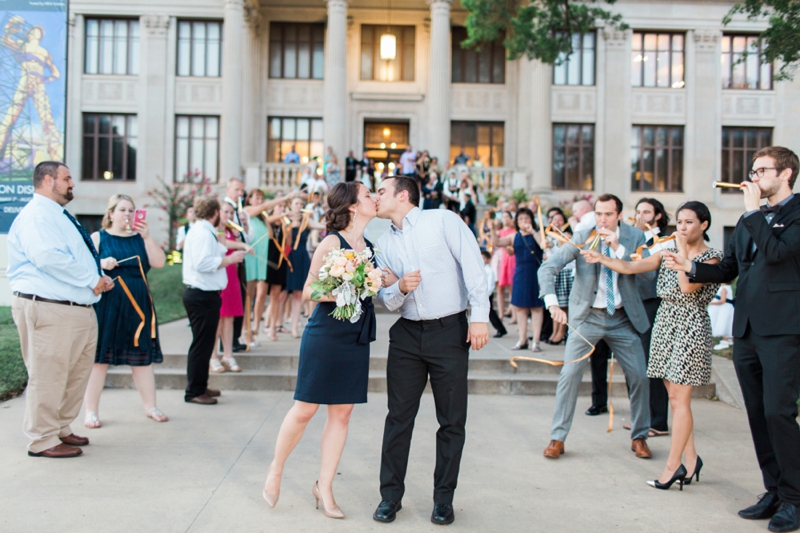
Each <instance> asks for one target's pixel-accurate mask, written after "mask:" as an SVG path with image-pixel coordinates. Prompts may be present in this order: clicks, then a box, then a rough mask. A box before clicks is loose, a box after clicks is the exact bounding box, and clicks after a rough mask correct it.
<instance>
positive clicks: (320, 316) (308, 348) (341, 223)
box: [262, 181, 376, 518]
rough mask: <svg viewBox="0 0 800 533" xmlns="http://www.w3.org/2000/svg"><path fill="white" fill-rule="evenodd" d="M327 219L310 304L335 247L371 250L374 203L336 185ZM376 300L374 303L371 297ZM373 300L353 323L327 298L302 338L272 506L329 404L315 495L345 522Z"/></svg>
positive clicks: (267, 487)
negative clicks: (338, 483)
mask: <svg viewBox="0 0 800 533" xmlns="http://www.w3.org/2000/svg"><path fill="white" fill-rule="evenodd" d="M328 206H329V210H328V212H327V213H326V214H325V219H326V222H327V230H328V236H327V237H325V239H323V240H322V242H321V243H320V245H319V246H318V247H317V250H316V252H314V257H313V258H312V260H311V274H309V275H308V276H307V279H306V282H305V288H304V289H303V297H304V298H306V299H310V298H311V292H312V291H311V288H310V285H311V283H312V282H313V281H314V279H315V278H316V273H317V272H319V269H320V268H321V267H322V265H323V263H324V258H325V256H326V255H327V254H328V252H330V251H331V250H333V249H336V248H344V249H352V250H356V251H358V252H362V251H364V250H367V249H370V250H371V249H372V245H371V244H370V242H369V241H367V240H366V239H365V238H364V229H365V228H366V226H367V224H368V223H369V221H370V220H372V219H373V218H375V213H376V202H375V199H374V198H373V197H372V196H371V195H370V192H369V189H367V188H366V187H365V186H364V185H363V184H362V183H360V182H357V181H353V182H347V183H338V184H336V185H334V187H333V188H332V189H331V192H330V196H329V197H328ZM370 300H371V299H370ZM370 300H367V301H364V302H362V305H363V313H362V315H361V317H360V318H359V320H358V321H357V322H355V323H351V322H349V321H340V320H337V319H335V318H333V317H332V316H331V313H332V312H333V310H334V309H335V308H336V298H335V297H330V296H324V297H322V298H321V299H319V300H318V301H319V302H320V303H319V305H317V307H316V309H315V310H314V314H313V315H312V316H311V319H310V320H309V322H308V325H307V326H306V329H305V331H304V332H303V339H302V341H301V343H300V363H299V366H298V369H297V387H296V389H295V394H294V399H295V402H294V405H293V406H292V408H291V409H290V410H289V412H288V413H287V414H286V417H285V418H284V419H283V423H282V424H281V429H280V432H279V433H278V440H277V442H276V444H275V456H274V459H273V460H272V463H271V464H270V465H269V470H268V471H267V480H266V482H265V484H264V490H263V492H262V496H263V497H264V499H265V500H266V502H267V504H268V505H269V506H270V507H274V506H275V504H276V503H278V496H279V495H280V487H281V476H282V475H283V466H284V464H285V463H286V459H288V457H289V454H290V453H292V450H293V449H294V447H295V446H297V443H298V442H300V439H301V438H302V436H303V432H304V431H305V429H306V426H307V425H308V423H309V421H310V420H311V418H313V416H314V414H316V412H317V410H318V409H319V406H320V405H327V406H328V409H327V411H328V420H327V422H326V423H325V429H324V430H323V432H322V443H321V449H322V461H321V465H320V471H319V479H318V481H317V482H315V483H314V486H313V487H312V489H311V491H312V493H313V495H314V497H315V498H316V500H317V508H319V500H322V506H323V509H324V511H325V515H326V516H328V517H330V518H344V513H343V512H342V510H341V509H340V508H339V507H338V506H337V505H336V501H335V500H334V498H333V478H334V477H335V475H336V469H337V467H338V465H339V459H340V458H341V456H342V450H343V449H344V444H345V440H346V439H347V428H348V423H349V420H350V413H351V411H352V410H353V404H356V403H366V401H367V386H368V383H369V343H370V342H372V341H374V340H375V311H374V308H373V306H372V302H371V301H370Z"/></svg>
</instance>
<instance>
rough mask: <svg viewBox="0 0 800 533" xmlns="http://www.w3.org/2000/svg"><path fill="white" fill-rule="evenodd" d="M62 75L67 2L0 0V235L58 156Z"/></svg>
mask: <svg viewBox="0 0 800 533" xmlns="http://www.w3.org/2000/svg"><path fill="white" fill-rule="evenodd" d="M66 75H67V0H0V233H7V232H8V229H9V227H10V226H11V222H13V220H14V217H15V216H16V215H17V213H19V211H20V210H21V209H22V208H23V207H25V204H27V203H28V201H29V200H30V199H31V197H32V196H33V183H32V178H33V169H34V167H36V165H37V164H38V163H40V162H42V161H48V160H51V161H63V159H64V125H65V116H66V90H67V79H66Z"/></svg>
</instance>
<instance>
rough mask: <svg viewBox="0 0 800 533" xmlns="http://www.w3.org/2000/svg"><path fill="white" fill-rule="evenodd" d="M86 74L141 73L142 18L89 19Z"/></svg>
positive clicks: (87, 20) (85, 63)
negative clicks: (140, 37) (140, 19)
mask: <svg viewBox="0 0 800 533" xmlns="http://www.w3.org/2000/svg"><path fill="white" fill-rule="evenodd" d="M83 70H84V72H85V73H86V74H132V75H137V74H139V21H138V20H125V19H91V18H90V19H86V57H85V61H84V64H83Z"/></svg>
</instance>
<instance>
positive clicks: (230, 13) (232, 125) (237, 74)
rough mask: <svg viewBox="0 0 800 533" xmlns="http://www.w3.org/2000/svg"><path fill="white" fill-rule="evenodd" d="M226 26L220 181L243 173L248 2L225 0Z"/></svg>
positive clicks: (223, 35)
mask: <svg viewBox="0 0 800 533" xmlns="http://www.w3.org/2000/svg"><path fill="white" fill-rule="evenodd" d="M224 12H225V20H224V22H223V30H222V43H223V45H222V50H223V52H222V117H221V120H220V122H221V128H220V129H221V131H220V150H219V161H220V164H219V181H220V183H224V182H225V181H227V180H228V179H229V178H232V177H234V176H237V177H240V176H241V173H242V170H241V166H242V163H241V149H242V33H243V28H244V2H243V1H242V0H225V11H224Z"/></svg>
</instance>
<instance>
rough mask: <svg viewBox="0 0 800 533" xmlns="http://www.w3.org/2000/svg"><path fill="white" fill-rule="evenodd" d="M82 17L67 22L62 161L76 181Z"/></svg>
mask: <svg viewBox="0 0 800 533" xmlns="http://www.w3.org/2000/svg"><path fill="white" fill-rule="evenodd" d="M83 24H84V22H83V15H74V16H72V17H71V18H70V21H69V78H68V81H67V83H68V85H67V127H66V129H65V133H66V139H65V145H64V155H63V160H64V162H65V163H66V164H67V165H68V166H69V168H70V170H71V171H72V176H73V178H74V179H75V181H77V180H78V179H80V176H81V167H82V161H81V153H82V151H83V146H82V145H83V120H82V113H81V82H82V81H83V61H84V51H83V50H84V36H83V30H84V27H83Z"/></svg>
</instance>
